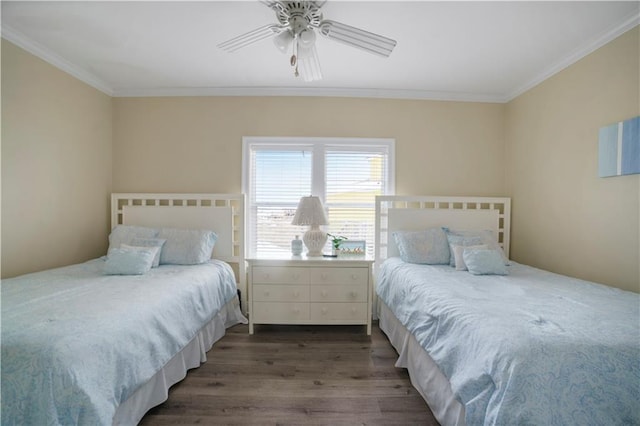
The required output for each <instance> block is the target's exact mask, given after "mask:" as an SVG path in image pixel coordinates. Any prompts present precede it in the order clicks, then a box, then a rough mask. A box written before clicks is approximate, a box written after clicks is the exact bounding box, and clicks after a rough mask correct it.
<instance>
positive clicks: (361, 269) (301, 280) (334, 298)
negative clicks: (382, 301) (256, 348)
mask: <svg viewBox="0 0 640 426" xmlns="http://www.w3.org/2000/svg"><path fill="white" fill-rule="evenodd" d="M247 262H248V263H249V281H248V284H247V286H248V290H249V294H248V300H249V306H248V309H249V334H253V325H254V324H335V325H338V324H342V325H344V324H363V325H366V326H367V334H368V335H370V334H371V298H372V288H373V279H372V277H371V265H372V263H373V260H369V259H364V258H353V257H338V258H324V257H310V258H307V257H305V256H291V257H288V258H281V259H247Z"/></svg>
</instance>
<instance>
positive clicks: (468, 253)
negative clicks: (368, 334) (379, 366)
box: [375, 195, 640, 426]
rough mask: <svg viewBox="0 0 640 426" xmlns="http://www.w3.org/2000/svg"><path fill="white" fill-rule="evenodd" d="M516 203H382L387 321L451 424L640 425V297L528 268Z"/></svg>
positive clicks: (380, 281) (381, 285) (380, 270)
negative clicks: (515, 253)
mask: <svg viewBox="0 0 640 426" xmlns="http://www.w3.org/2000/svg"><path fill="white" fill-rule="evenodd" d="M510 223H511V199H510V198H508V197H459V196H428V195H427V196H422V195H417V196H411V195H409V196H378V197H376V229H375V232H376V237H375V238H376V241H375V242H376V254H375V257H376V262H375V273H376V291H375V293H376V297H375V300H376V314H377V315H378V318H379V325H380V329H381V330H382V331H383V332H384V333H385V334H386V335H387V337H388V338H389V341H390V342H391V344H392V345H393V346H394V348H395V349H396V350H397V352H398V360H397V362H396V366H397V367H401V368H406V369H407V370H408V373H409V377H410V379H411V382H412V384H413V386H414V387H415V388H416V389H417V390H418V392H419V393H420V394H421V395H422V397H423V398H424V399H425V401H426V402H427V404H428V405H429V407H430V409H431V411H432V412H433V414H434V416H435V417H436V419H438V421H439V422H440V423H441V424H443V425H447V426H449V425H459V426H462V425H469V426H475V425H505V426H511V425H525V424H526V425H530V424H535V425H545V426H546V425H581V426H583V425H594V426H595V425H598V426H600V425H640V295H638V294H637V293H633V292H628V291H623V290H620V289H617V288H613V287H608V286H604V285H600V284H596V283H593V282H588V281H584V280H579V279H575V278H571V277H568V276H563V275H558V274H554V273H551V272H548V271H544V270H541V269H537V268H534V267H531V266H526V265H522V264H518V263H516V262H514V261H512V260H510V257H509V247H510Z"/></svg>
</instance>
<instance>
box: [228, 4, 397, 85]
mask: <svg viewBox="0 0 640 426" xmlns="http://www.w3.org/2000/svg"><path fill="white" fill-rule="evenodd" d="M260 3H262V4H264V5H266V6H267V7H269V8H270V9H272V10H273V11H274V12H275V13H276V17H277V18H278V23H277V24H268V25H265V26H262V27H260V28H256V29H255V30H253V31H249V32H248V33H246V34H242V35H239V36H237V37H234V38H232V39H230V40H227V41H225V42H223V43H220V44H219V45H218V47H219V48H221V49H223V50H225V51H227V52H235V51H236V50H238V49H241V48H243V47H246V46H249V45H250V44H253V43H255V42H258V41H260V40H263V39H266V38H269V37H273V41H274V44H275V45H276V47H277V48H278V49H279V50H280V51H281V52H283V53H287V52H289V51H290V49H291V51H292V54H291V58H290V63H291V66H292V67H293V69H294V75H295V76H296V77H298V76H302V78H303V79H304V81H314V80H321V79H322V72H321V71H320V62H319V60H318V52H317V51H316V46H315V41H316V32H319V33H320V35H322V36H324V37H327V38H329V39H332V40H335V41H338V42H341V43H344V44H347V45H349V46H352V47H356V48H358V49H362V50H364V51H366V52H369V53H373V54H376V55H380V56H384V57H388V56H389V55H390V54H391V52H392V51H393V48H394V47H395V46H396V41H395V40H392V39H390V38H388V37H384V36H381V35H378V34H374V33H371V32H369V31H365V30H362V29H360V28H356V27H352V26H350V25H346V24H342V23H340V22H336V21H330V20H325V19H323V17H322V12H321V11H320V8H321V7H322V6H323V5H324V4H325V3H326V0H322V1H276V0H260Z"/></svg>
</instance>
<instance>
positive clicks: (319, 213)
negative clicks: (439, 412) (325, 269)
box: [291, 195, 329, 256]
mask: <svg viewBox="0 0 640 426" xmlns="http://www.w3.org/2000/svg"><path fill="white" fill-rule="evenodd" d="M291 224H292V225H302V226H304V225H309V226H310V228H309V230H308V231H307V232H305V234H304V235H303V237H302V241H304V245H305V246H307V256H322V248H323V247H324V244H325V243H326V242H327V233H326V232H324V231H323V230H321V229H320V225H328V224H329V221H328V220H327V215H326V214H325V212H324V207H323V206H322V201H320V198H319V197H316V196H313V195H310V196H308V197H302V198H300V202H299V203H298V208H297V210H296V215H295V216H294V217H293V220H292V221H291Z"/></svg>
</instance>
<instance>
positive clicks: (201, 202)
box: [111, 193, 247, 307]
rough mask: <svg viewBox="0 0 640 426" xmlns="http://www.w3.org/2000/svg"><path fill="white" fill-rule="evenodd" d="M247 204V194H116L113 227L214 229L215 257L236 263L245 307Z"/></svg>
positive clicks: (112, 215)
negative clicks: (245, 196)
mask: <svg viewBox="0 0 640 426" xmlns="http://www.w3.org/2000/svg"><path fill="white" fill-rule="evenodd" d="M244 205H245V200H244V195H243V194H163V193H114V194H111V228H114V227H116V225H121V224H122V225H138V226H149V227H154V228H162V227H166V228H185V229H189V228H190V229H210V230H212V231H214V232H215V233H216V234H217V236H218V239H217V241H216V244H215V246H214V249H213V257H214V258H216V259H220V260H223V261H225V262H227V263H230V264H231V265H232V266H234V270H235V272H236V277H237V279H236V281H237V283H238V288H239V289H240V291H241V292H242V298H243V301H242V305H243V307H245V306H247V304H246V300H245V299H246V297H247V296H246V294H247V292H246V265H245V246H244V223H245V216H244Z"/></svg>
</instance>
